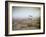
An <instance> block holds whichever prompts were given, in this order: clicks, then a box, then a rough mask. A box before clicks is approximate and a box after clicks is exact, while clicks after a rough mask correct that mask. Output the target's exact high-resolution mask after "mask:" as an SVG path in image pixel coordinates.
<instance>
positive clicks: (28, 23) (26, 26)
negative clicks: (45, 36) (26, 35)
mask: <svg viewBox="0 0 46 37" xmlns="http://www.w3.org/2000/svg"><path fill="white" fill-rule="evenodd" d="M33 29H40V18H39V17H38V18H29V17H28V18H24V19H21V18H18V19H14V18H13V19H12V30H33Z"/></svg>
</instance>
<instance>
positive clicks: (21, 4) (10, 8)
mask: <svg viewBox="0 0 46 37" xmlns="http://www.w3.org/2000/svg"><path fill="white" fill-rule="evenodd" d="M12 6H21V7H22V6H23V7H40V8H41V29H39V30H24V31H23V30H19V31H12ZM8 13H9V15H8V16H9V18H8V19H9V22H8V23H9V28H8V29H9V34H25V33H39V32H40V33H42V32H43V5H40V4H39V5H38V4H25V3H10V2H9V4H8Z"/></svg>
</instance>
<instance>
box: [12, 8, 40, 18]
mask: <svg viewBox="0 0 46 37" xmlns="http://www.w3.org/2000/svg"><path fill="white" fill-rule="evenodd" d="M30 15H31V16H32V17H39V16H40V8H33V7H32V8H31V7H13V8H12V16H13V17H14V18H26V17H29V16H30Z"/></svg>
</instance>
